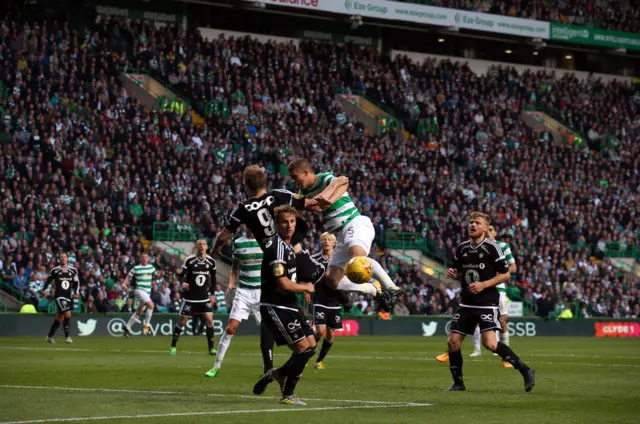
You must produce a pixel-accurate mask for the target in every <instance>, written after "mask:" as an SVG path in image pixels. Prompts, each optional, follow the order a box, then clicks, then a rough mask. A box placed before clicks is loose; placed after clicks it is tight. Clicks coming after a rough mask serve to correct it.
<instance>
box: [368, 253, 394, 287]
mask: <svg viewBox="0 0 640 424" xmlns="http://www.w3.org/2000/svg"><path fill="white" fill-rule="evenodd" d="M368 259H369V262H371V265H373V276H374V277H375V278H376V280H378V281H380V284H382V287H384V288H387V289H388V288H393V287H396V285H395V284H394V283H393V281H391V277H389V274H387V271H385V270H384V268H382V265H380V264H379V263H378V261H376V260H375V259H371V258H368Z"/></svg>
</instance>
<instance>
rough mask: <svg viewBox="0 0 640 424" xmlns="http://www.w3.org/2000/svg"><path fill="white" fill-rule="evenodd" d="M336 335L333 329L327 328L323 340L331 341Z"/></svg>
mask: <svg viewBox="0 0 640 424" xmlns="http://www.w3.org/2000/svg"><path fill="white" fill-rule="evenodd" d="M335 337H336V333H335V331H333V330H328V331H327V335H326V336H325V340H326V341H327V343H333V340H334V339H335Z"/></svg>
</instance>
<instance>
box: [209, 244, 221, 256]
mask: <svg viewBox="0 0 640 424" xmlns="http://www.w3.org/2000/svg"><path fill="white" fill-rule="evenodd" d="M211 256H213V257H214V258H221V257H222V246H220V247H219V248H217V249H215V250H211Z"/></svg>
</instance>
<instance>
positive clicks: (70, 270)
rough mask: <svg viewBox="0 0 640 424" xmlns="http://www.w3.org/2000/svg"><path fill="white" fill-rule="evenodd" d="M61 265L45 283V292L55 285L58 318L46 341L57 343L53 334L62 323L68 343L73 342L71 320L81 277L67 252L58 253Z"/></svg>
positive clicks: (52, 271)
mask: <svg viewBox="0 0 640 424" xmlns="http://www.w3.org/2000/svg"><path fill="white" fill-rule="evenodd" d="M58 259H59V260H60V265H58V266H57V267H55V268H53V269H52V270H51V274H49V278H47V282H46V283H45V285H44V287H43V289H42V291H43V294H44V295H45V296H46V293H44V292H45V291H46V290H47V288H48V287H49V286H53V291H54V292H55V295H54V296H52V297H54V298H55V300H56V306H57V311H56V318H55V319H54V321H53V324H51V329H50V330H49V334H48V335H47V338H46V341H47V342H49V343H55V340H54V338H53V336H54V335H55V334H56V331H58V327H60V324H62V328H63V329H64V335H65V337H66V342H67V343H73V340H71V337H70V336H69V331H70V326H69V323H70V321H71V309H72V308H73V299H77V298H78V291H79V290H80V279H79V278H78V270H77V269H75V268H74V267H72V266H69V257H68V256H67V254H66V253H65V252H62V253H60V255H58Z"/></svg>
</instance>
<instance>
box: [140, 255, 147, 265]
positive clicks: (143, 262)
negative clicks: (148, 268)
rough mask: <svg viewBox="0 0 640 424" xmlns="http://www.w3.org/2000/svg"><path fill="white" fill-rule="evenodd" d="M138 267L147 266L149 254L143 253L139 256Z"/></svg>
mask: <svg viewBox="0 0 640 424" xmlns="http://www.w3.org/2000/svg"><path fill="white" fill-rule="evenodd" d="M140 265H142V266H145V265H149V254H148V253H143V254H142V255H140Z"/></svg>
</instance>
